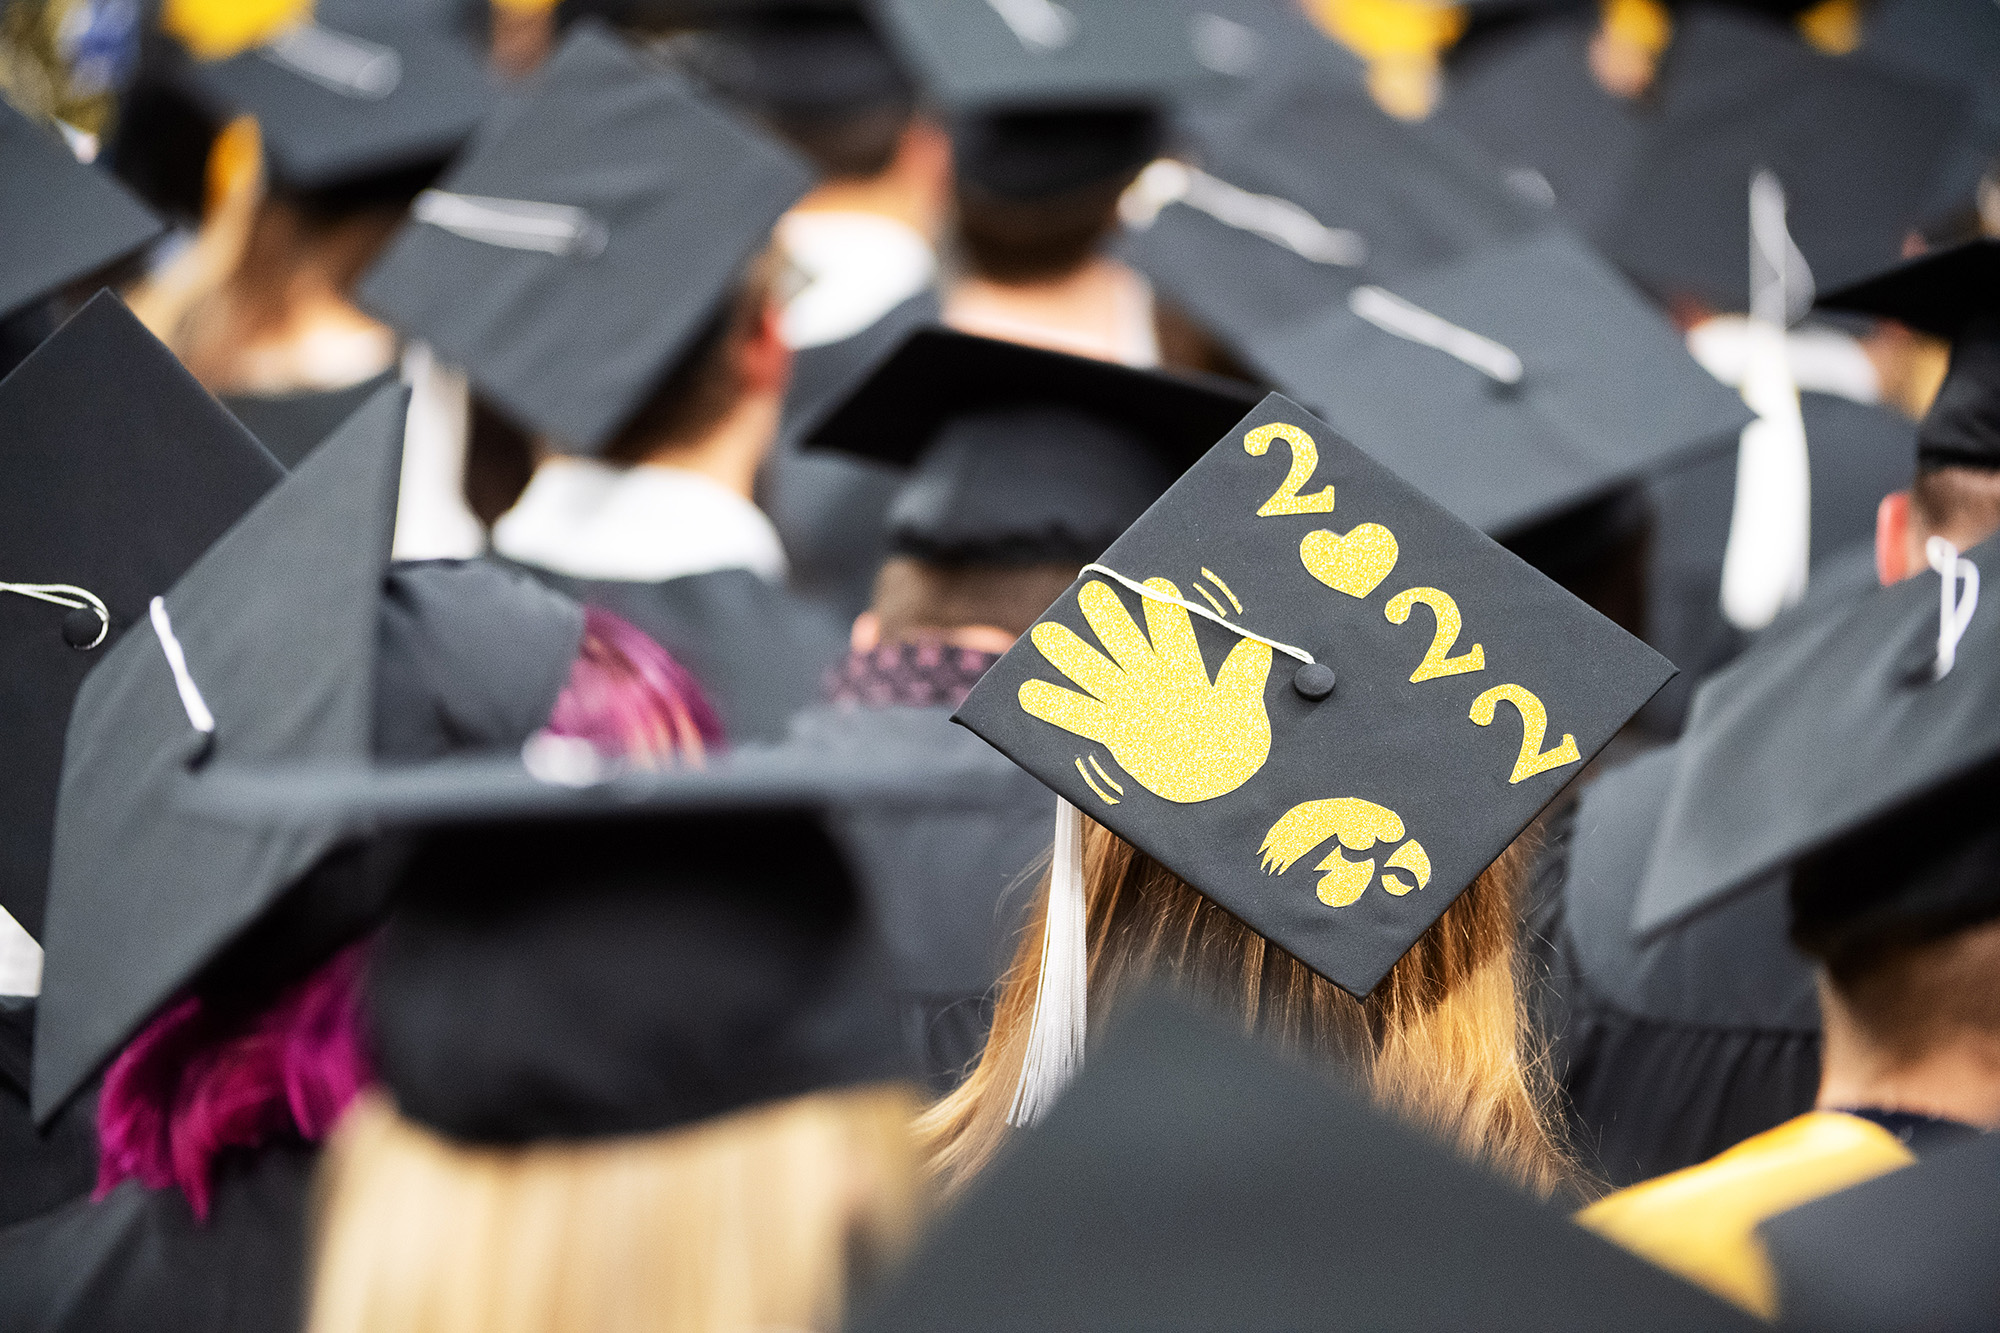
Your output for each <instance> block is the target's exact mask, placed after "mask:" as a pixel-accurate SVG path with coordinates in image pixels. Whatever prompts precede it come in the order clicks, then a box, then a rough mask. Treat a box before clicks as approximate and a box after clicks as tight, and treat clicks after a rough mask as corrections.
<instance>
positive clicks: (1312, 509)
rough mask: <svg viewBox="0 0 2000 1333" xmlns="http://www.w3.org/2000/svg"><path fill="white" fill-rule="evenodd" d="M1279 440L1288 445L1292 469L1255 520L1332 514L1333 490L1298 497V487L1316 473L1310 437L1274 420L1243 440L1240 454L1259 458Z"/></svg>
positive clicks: (1316, 458) (1316, 460) (1315, 455)
mask: <svg viewBox="0 0 2000 1333" xmlns="http://www.w3.org/2000/svg"><path fill="white" fill-rule="evenodd" d="M1273 440H1283V441H1284V442H1285V443H1286V444H1289V445H1290V446H1292V470H1291V471H1290V472H1287V473H1286V474H1285V480H1284V483H1283V484H1282V485H1280V486H1279V487H1278V489H1277V491H1276V492H1275V493H1273V494H1272V496H1271V498H1270V499H1268V500H1266V501H1264V503H1263V504H1262V505H1260V506H1258V508H1257V517H1258V518H1279V517H1281V516H1283V515H1285V514H1331V513H1332V512H1333V487H1331V486H1328V487H1326V488H1325V489H1324V490H1321V491H1317V492H1315V493H1314V494H1312V495H1300V494H1299V488H1300V487H1302V486H1304V485H1305V484H1306V483H1307V482H1309V481H1311V480H1312V476H1313V473H1315V472H1317V471H1318V470H1319V446H1318V445H1316V444H1314V443H1313V437H1312V436H1310V435H1308V434H1306V433H1305V432H1304V431H1302V430H1300V429H1299V428H1298V427H1297V426H1291V425H1287V424H1286V423H1284V422H1282V421H1274V422H1272V423H1271V424H1270V425H1268V426H1259V427H1257V429H1255V430H1253V431H1251V432H1250V433H1248V434H1247V435H1245V436H1244V437H1243V452H1245V453H1247V454H1249V455H1250V456H1251V457H1252V458H1262V457H1263V456H1264V454H1265V452H1266V451H1267V450H1269V449H1270V447H1271V441H1273Z"/></svg>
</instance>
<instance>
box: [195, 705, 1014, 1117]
mask: <svg viewBox="0 0 2000 1333" xmlns="http://www.w3.org/2000/svg"><path fill="white" fill-rule="evenodd" d="M209 776H210V785H209V789H208V790H207V791H206V792H205V793H204V795H205V799H206V808H207V809H208V810H209V811H210V812H211V813H212V814H213V815H215V816H216V817H218V818H228V819H236V820H247V821H251V822H254V823H265V824H270V825H273V826H277V827H283V826H284V825H285V824H287V823H289V822H292V821H297V820H304V821H306V822H308V823H310V822H313V821H315V820H318V819H323V818H327V819H352V820H358V821H360V822H363V823H365V824H367V825H368V826H369V827H373V828H381V829H390V830H399V831H402V832H405V833H407V834H409V835H410V836H411V837H412V838H413V840H414V843H415V846H414V849H413V851H412V853H411V857H410V860H409V862H408V865H407V867H406V868H405V869H404V870H403V871H402V872H401V874H400V875H399V877H398V881H397V888H396V890H395V900H396V903H397V909H396V914H395V916H394V918H393V919H392V921H391V923H390V925H389V926H388V928H387V929H386V931H385V932H384V934H383V937H382V939H381V941H380V943H379V944H378V946H377V948H376V952H375V955H374V958H373V960H372V962H371V966H370V977H369V986H368V995H367V1000H368V1005H369V1009H370V1012H371V1015H372V1035H373V1043H372V1045H373V1051H374V1054H375V1057H376V1063H377V1067H378V1070H379V1072H380V1074H381V1077H382V1079H383V1081H384V1083H385V1084H386V1085H387V1087H388V1088H389V1090H390V1092H392V1093H393V1094H394V1096H395V1098H396V1104H397V1107H398V1109H399V1110H400V1111H401V1112H402V1113H403V1114H404V1115H406V1116H410V1117H412V1118H413V1119H415V1120H417V1121H419V1122H421V1123H424V1124H426V1125H429V1126H430V1127H432V1128H433V1129H435V1130H437V1131H439V1132H441V1133H444V1134H446V1135H449V1136H451V1137H453V1138H456V1139H459V1140H461V1141H465V1142H473V1143H487V1144H519V1143H527V1142H534V1141H540V1140H550V1139H554V1140H578V1139H591V1138H600V1137H604V1136H608V1135H622V1134H637V1133H649V1132H653V1131H658V1130H665V1129H671V1128H673V1127H675V1126H678V1125H683V1124H687V1123H691V1122H694V1121H699V1120H704V1119H707V1118H709V1117H712V1116H717V1115H722V1114H726V1113H728V1112H730V1111H734V1110H737V1109H740V1108H743V1107H747V1106H751V1105H756V1104H759V1103H762V1102H769V1101H774V1100H779V1099H782V1098H786V1097H793V1096H799V1095H803V1094H805V1093H809V1092H813V1091H818V1090H821V1089H825V1088H833V1087H841V1086H848V1085H853V1084H859V1083H866V1082H875V1081H881V1080H886V1079H899V1078H903V1077H906V1076H907V1075H908V1073H909V1072H910V1071H909V1070H908V1069H907V1066H906V1062H905V1059H904V1056H903V1047H902V1040H901V1034H900V1029H899V1027H898V1023H897V1016H896V1012H895V1009H894V1006H893V1003H892V999H891V996H890V992H889V989H888V987H889V982H888V980H887V976H886V973H885V971H884V964H883V955H882V953H881V950H880V939H879V934H878V932H877V929H876V927H875V924H874V919H873V916H872V909H871V906H870V900H869V896H868V891H867V885H866V884H865V883H864V882H863V880H862V879H861V878H860V877H859V875H858V873H857V872H856V870H855V868H854V863H853V862H852V861H851V860H850V859H849V856H848V854H847V852H846V849H845V848H844V846H843V844H842V842H841V835H840V833H839V829H840V821H839V818H838V816H839V812H840V811H843V810H852V809H864V810H867V811H870V812H875V813H881V812H886V811H891V810H895V809H918V808H930V807H937V806H939V805H947V806H948V805H953V804H966V803H969V802H972V801H976V800H978V799H980V798H981V797H982V796H986V797H987V798H988V799H990V782H991V780H992V775H991V774H990V773H989V774H980V773H977V772H976V771H973V770H965V769H962V768H961V767H959V766H955V765H953V764H951V763H949V762H940V761H938V760H936V759H935V758H933V757H932V756H930V755H928V754H926V753H924V752H923V751H921V750H919V749H918V748H917V747H914V746H907V745H898V744H896V743H891V744H890V745H888V746H886V747H884V749H883V750H881V751H880V752H879V753H874V754H871V755H869V756H866V757H860V756H856V755H854V754H852V753H846V754H842V753H838V752H834V751H831V750H828V749H825V748H823V747H818V746H805V747H774V748H769V749H762V750H759V749H754V748H753V749H749V750H745V751H738V752H734V753H731V754H728V755H724V756H722V757H720V758H718V759H711V760H710V761H709V763H708V764H707V765H706V766H705V767H704V768H701V769H679V770H672V771H667V772H634V771H625V772H617V771H610V770H600V771H598V772H596V773H595V774H584V775H578V776H574V777H572V779H571V780H569V781H565V782H562V783H555V782H548V781H543V780H541V779H538V778H536V777H534V776H533V775H532V774H531V772H530V770H529V769H528V768H525V767H524V766H523V765H522V763H521V762H520V761H519V760H518V759H510V760H499V759H494V760H486V761H460V762H457V763H452V764H438V765H430V766H425V767H422V768H415V769H410V768H404V769H373V770H369V769H362V768H355V769H346V770H342V769H340V768H337V767H330V768H327V769H324V770H320V771H314V770H310V769H305V770H295V771H292V772H289V773H278V774H272V773H267V772H260V771H259V770H257V769H255V768H250V769H245V770H240V771H236V772H230V771H227V770H225V769H224V767H223V766H221V765H218V766H217V768H216V769H215V770H213V771H212V773H211V774H210V775H209ZM593 778H594V779H595V780H593ZM774 846H782V847H784V848H785V849H786V855H785V856H784V857H783V858H779V859H773V858H771V857H769V856H765V855H760V854H758V851H757V850H756V849H760V848H768V847H774ZM801 867H806V868H808V869H809V873H806V874H801V873H800V868H801Z"/></svg>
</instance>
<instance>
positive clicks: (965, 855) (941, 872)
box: [793, 705, 1056, 1093]
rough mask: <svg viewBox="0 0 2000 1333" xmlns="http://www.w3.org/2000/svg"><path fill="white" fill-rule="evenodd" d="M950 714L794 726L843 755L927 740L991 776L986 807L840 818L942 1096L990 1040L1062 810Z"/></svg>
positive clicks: (817, 720)
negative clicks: (998, 989) (996, 998)
mask: <svg viewBox="0 0 2000 1333" xmlns="http://www.w3.org/2000/svg"><path fill="white" fill-rule="evenodd" d="M950 718H951V710H949V709H946V708H907V707H893V708H853V707H836V706H832V705H823V706H821V707H817V708H813V709H811V710H809V711H807V712H805V713H802V714H801V715H800V716H799V717H798V718H797V719H795V720H794V723H793V734H794V736H795V737H796V738H798V739H800V740H802V741H806V742H810V743H812V744H816V745H821V746H826V747H829V748H831V749H834V750H837V751H840V752H843V753H854V754H860V753H865V752H866V751H867V749H868V748H869V747H870V746H871V745H876V744H900V745H921V746H923V747H924V748H925V749H926V750H928V751H930V752H932V753H935V754H938V755H940V756H941V757H948V758H950V759H951V760H953V761H955V762H963V763H965V764H967V765H982V764H984V765H990V766H991V767H992V770H993V772H994V774H995V777H996V782H997V784H998V787H997V790H999V791H1000V792H1001V795H1000V796H999V797H998V798H997V799H996V800H995V801H994V802H993V803H992V804H991V805H988V806H986V807H984V808H981V809H968V810H948V811H931V812H925V813H923V814H920V815H918V816H915V817H913V816H912V815H911V814H910V813H909V812H907V811H896V812H894V813H887V814H871V813H869V812H867V811H850V812H847V813H845V814H843V815H841V816H839V817H838V820H839V825H840V829H841V832H842V833H843V834H844V835H845V841H846V842H847V844H848V845H849V847H850V849H851V850H852V852H853V854H854V855H855V856H856V857H857V858H858V859H859V861H860V865H861V869H862V871H863V872H864V873H863V878H864V879H865V880H866V881H867V882H868V883H869V884H870V885H871V886H873V887H874V889H875V890H876V892H877V894H878V898H877V904H876V906H877V910H878V911H879V913H880V915H881V925H882V931H883V935H884V937H885V939H886V940H887V943H888V948H889V954H890V959H891V965H892V967H893V969H894V975H895V987H896V990H897V993H898V1001H899V1006H900V1008H901V1010H902V1013H903V1021H904V1031H905V1035H906V1038H907V1045H908V1049H909V1051H910V1054H911V1056H912V1057H913V1058H914V1059H915V1060H917V1061H919V1062H921V1067H922V1068H923V1070H924V1073H925V1076H926V1079H927V1080H928V1082H929V1083H930V1085H931V1087H932V1089H933V1090H934V1091H936V1092H939V1093H944V1092H948V1091H950V1090H951V1088H952V1087H953V1086H955V1085H956V1084H957V1083H958V1081H959V1080H960V1079H961V1078H962V1077H963V1076H964V1074H965V1072H966V1071H967V1070H968V1069H969V1068H970V1066H971V1064H972V1062H973V1061H974V1060H976V1059H977V1058H978V1057H979V1052H980V1051H981V1050H982V1049H983V1048H984V1047H985V1044H986V1033H987V1029H988V1027H989V1026H990V1025H991V1023H992V1017H993V1014H992V1001H993V988H994V984H995V982H997V981H998V980H999V977H1000V974H1001V972H1002V971H1003V970H1004V969H1005V967H1006V965H1007V962H1008V960H1009V958H1010V957H1011V955H1012V953H1013V950H1014V944H1015V941H1016V938H1017V936H1018V934H1019V931H1020V928H1021V923H1022V918H1023V916H1024V914H1025V913H1026V912H1027V910H1028V909H1029V908H1030V907H1031V906H1032V904H1033V902H1034V897H1035V889H1036V886H1037V885H1038V884H1039V882H1040V870H1041V867H1042V865H1044V864H1046V860H1045V858H1046V854H1047V852H1048V850H1049V844H1050V841H1051V840H1052V838H1053V837H1054V833H1055V809H1056V803H1055V796H1054V795H1053V794H1052V793H1050V791H1049V789H1048V788H1047V787H1044V786H1043V785H1042V784H1041V783H1040V782H1038V781H1036V780H1035V779H1034V778H1033V777H1031V776H1029V775H1028V773H1027V772H1026V771H1025V770H1023V769H1021V768H1019V767H1017V766H1016V765H1015V764H1014V763H1013V762H1012V761H1010V760H1009V759H1007V758H1006V756H1004V755H1002V754H1001V753H1000V752H999V751H998V750H995V749H993V748H992V747H991V746H989V745H987V744H986V742H984V741H982V740H980V739H979V738H978V737H977V736H975V735H973V734H972V733H971V732H969V731H967V730H965V729H964V728H963V727H959V726H954V725H953V724H952V722H951V721H950Z"/></svg>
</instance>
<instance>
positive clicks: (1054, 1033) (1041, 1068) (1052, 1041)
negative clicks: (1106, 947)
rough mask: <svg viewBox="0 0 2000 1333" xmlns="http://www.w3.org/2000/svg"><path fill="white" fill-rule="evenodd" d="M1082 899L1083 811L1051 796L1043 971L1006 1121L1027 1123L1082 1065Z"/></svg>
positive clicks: (1085, 945) (1085, 987)
mask: <svg viewBox="0 0 2000 1333" xmlns="http://www.w3.org/2000/svg"><path fill="white" fill-rule="evenodd" d="M1086 933H1087V932H1086V927H1085V921H1084V906H1083V814H1082V812H1081V811H1079V810H1078V809H1077V808H1076V807H1075V806H1073V805H1071V804H1070V803H1069V802H1068V801H1066V800H1064V799H1063V798H1062V797H1060V796H1058V797H1057V798H1056V840H1055V853H1054V856H1053V858H1052V859H1051V863H1050V866H1049V911H1048V921H1047V924H1046V925H1044V926H1043V928H1042V975H1041V981H1040V984H1039V985H1038V986H1037V987H1036V988H1035V1016H1034V1020H1033V1021H1032V1023H1030V1025H1029V1027H1028V1049H1027V1051H1026V1053H1025V1054H1024V1055H1023V1056H1022V1059H1021V1078H1020V1081H1019V1082H1018V1083H1016V1084H1015V1085H1014V1102H1013V1105H1012V1106H1010V1107H1008V1109H1007V1123H1008V1124H1010V1125H1017V1126H1022V1127H1026V1126H1031V1125H1034V1124H1036V1123H1037V1122H1039V1121H1040V1120H1041V1118H1042V1117H1043V1116H1045V1115H1047V1114H1048V1111H1049V1108H1050V1107H1051V1106H1053V1105H1055V1102H1056V1099H1057V1098H1058V1097H1060V1096H1062V1093H1063V1089H1064V1088H1067V1087H1068V1086H1069V1082H1070V1080H1071V1079H1073V1078H1075V1077H1076V1073H1077V1070H1079V1069H1081V1068H1082V1067H1083V1045H1084V1037H1085V1036H1086V1035H1087V1029H1088V1025H1089V988H1090V976H1089V973H1090V968H1089V958H1088V954H1089V942H1088V941H1087V940H1086V939H1085V935H1086Z"/></svg>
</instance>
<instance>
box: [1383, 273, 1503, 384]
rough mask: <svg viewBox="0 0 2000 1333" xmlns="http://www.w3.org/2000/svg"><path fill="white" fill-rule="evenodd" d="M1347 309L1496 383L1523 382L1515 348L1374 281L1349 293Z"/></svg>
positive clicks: (1387, 331)
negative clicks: (1426, 307)
mask: <svg viewBox="0 0 2000 1333" xmlns="http://www.w3.org/2000/svg"><path fill="white" fill-rule="evenodd" d="M1347 308H1348V309H1349V310H1352V311H1353V312H1354V313H1355V314H1357V315H1359V316H1360V317H1361V318H1363V319H1365V320H1367V321H1368V322H1369V323H1370V324H1373V325H1374V326H1375V327H1376V328H1378V329H1380V330H1382V331H1383V332H1384V333H1393V334H1395V335H1396V336H1397V337H1398V338H1407V339H1408V340H1409V341H1411V342H1413V343H1422V344H1423V345H1424V346H1426V347H1435V348H1436V349H1437V350H1438V351H1440V352H1443V353H1444V354H1445V355H1446V356H1450V357H1455V358H1457V359H1458V360H1460V361H1463V362H1464V363H1465V364H1466V365H1468V366H1471V367H1472V368H1473V369H1474V370H1476V371H1478V372H1479V373H1480V374H1482V375H1484V376H1486V378H1488V379H1490V380H1493V381H1495V382H1496V383H1500V384H1519V383H1520V382H1521V375H1522V369H1521V358H1520V357H1518V356H1516V355H1515V354H1514V349H1513V348H1511V347H1509V346H1507V345H1506V344H1505V343H1498V342H1495V341H1493V339H1491V338H1488V337H1486V336H1485V335H1484V334H1479V333H1474V332H1473V331H1472V330H1471V329H1468V328H1461V327H1460V326H1459V325H1457V324H1454V323H1452V322H1451V321H1450V320H1448V319H1446V318H1444V317H1443V316H1442V315H1434V314H1432V313H1431V312H1430V311H1428V310H1426V309H1424V308H1423V307H1422V306H1420V305H1416V304H1414V303H1412V302H1409V301H1405V300H1404V299H1403V298H1402V297H1400V296H1397V295H1395V294H1394V293H1392V292H1386V291H1383V290H1382V289H1381V288H1380V287H1376V286H1374V285H1372V284H1370V285H1365V286H1361V287H1356V288H1355V289H1354V290H1353V291H1351V292H1349V293H1348V294H1347Z"/></svg>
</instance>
